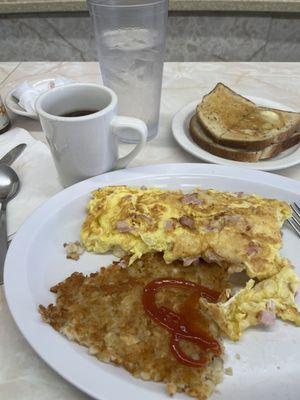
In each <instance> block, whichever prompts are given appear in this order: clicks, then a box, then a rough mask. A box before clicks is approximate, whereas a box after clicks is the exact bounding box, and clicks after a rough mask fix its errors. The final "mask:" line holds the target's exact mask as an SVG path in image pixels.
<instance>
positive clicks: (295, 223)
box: [288, 203, 300, 237]
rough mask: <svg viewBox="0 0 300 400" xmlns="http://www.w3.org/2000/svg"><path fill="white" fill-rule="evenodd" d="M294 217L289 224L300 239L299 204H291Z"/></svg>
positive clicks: (289, 220)
mask: <svg viewBox="0 0 300 400" xmlns="http://www.w3.org/2000/svg"><path fill="white" fill-rule="evenodd" d="M291 207H292V210H293V215H292V217H291V218H290V219H288V223H289V224H290V225H291V227H292V228H293V229H294V231H295V232H296V233H297V235H298V236H299V237H300V207H299V205H298V204H297V203H293V204H291Z"/></svg>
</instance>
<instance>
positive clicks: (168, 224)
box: [165, 219, 174, 232]
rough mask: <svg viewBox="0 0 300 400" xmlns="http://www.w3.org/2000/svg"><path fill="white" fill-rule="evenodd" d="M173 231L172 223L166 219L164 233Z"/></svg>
mask: <svg viewBox="0 0 300 400" xmlns="http://www.w3.org/2000/svg"><path fill="white" fill-rule="evenodd" d="M173 229H174V222H173V221H172V220H171V219H167V220H166V222H165V231H167V232H171V231H172V230H173Z"/></svg>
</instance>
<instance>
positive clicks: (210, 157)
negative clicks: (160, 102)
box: [171, 96, 300, 171]
mask: <svg viewBox="0 0 300 400" xmlns="http://www.w3.org/2000/svg"><path fill="white" fill-rule="evenodd" d="M247 98H248V99H250V100H252V101H253V102H255V103H256V104H261V105H262V106H266V107H270V106H271V107H275V108H278V109H283V110H286V111H292V112H296V111H295V109H293V108H292V107H289V106H286V105H284V104H282V103H278V102H275V101H273V100H270V99H267V98H264V97H259V96H247ZM197 104H199V100H194V101H191V102H190V103H188V104H186V105H185V106H184V107H182V108H181V109H180V110H178V111H177V112H176V114H175V115H174V116H173V118H172V122H171V128H172V129H171V130H172V135H173V137H174V139H175V140H176V143H177V144H178V145H179V146H180V147H181V148H182V149H184V150H185V151H186V152H188V153H189V154H191V155H193V156H194V157H196V158H198V159H200V160H202V161H204V162H209V163H215V164H218V165H224V166H225V165H226V166H229V165H232V166H238V167H242V168H248V169H251V170H260V171H277V170H283V169H286V168H290V167H292V166H294V165H297V164H299V163H300V144H298V148H297V149H296V150H295V151H294V152H293V153H291V154H289V155H287V156H286V157H284V158H283V159H280V160H274V159H272V158H270V159H267V160H265V161H258V162H254V163H249V162H242V161H234V160H230V159H226V158H223V157H219V156H216V155H214V154H212V153H209V152H208V151H206V150H205V149H203V148H202V147H200V146H198V145H197V144H195V143H193V142H192V141H191V140H190V139H189V138H188V136H187V133H186V131H185V127H184V124H185V121H186V118H187V117H188V116H189V114H191V113H192V110H193V109H195V108H196V106H197ZM296 146H297V145H296ZM295 152H296V154H298V153H299V158H298V160H297V159H296V157H293V156H294V155H295ZM199 153H200V154H199ZM292 157H293V158H294V159H293V160H289V158H292Z"/></svg>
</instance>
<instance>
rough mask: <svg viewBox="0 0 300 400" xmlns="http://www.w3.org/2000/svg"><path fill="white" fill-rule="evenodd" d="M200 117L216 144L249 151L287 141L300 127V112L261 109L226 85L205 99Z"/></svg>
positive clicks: (220, 84)
mask: <svg viewBox="0 0 300 400" xmlns="http://www.w3.org/2000/svg"><path fill="white" fill-rule="evenodd" d="M197 116H198V120H199V122H200V123H201V125H202V126H203V127H205V129H206V132H207V134H208V135H209V136H210V137H211V139H212V140H213V141H214V142H216V143H218V144H221V145H224V146H229V147H233V148H238V149H245V150H247V151H257V150H262V149H264V148H266V147H268V146H271V145H273V144H274V143H279V142H284V141H285V140H286V139H288V138H290V137H291V136H292V135H293V134H294V133H295V132H297V131H298V130H299V127H300V113H296V112H289V111H281V110H276V109H273V108H267V107H258V106H257V105H256V104H254V103H253V102H252V101H250V100H248V99H246V98H245V97H242V96H240V95H239V94H237V93H235V92H234V91H233V90H231V89H229V88H228V87H227V86H225V85H223V84H222V83H218V84H217V85H216V87H215V88H214V89H213V90H212V91H211V92H210V93H209V94H207V95H206V96H204V97H203V100H202V102H201V104H199V105H198V106H197Z"/></svg>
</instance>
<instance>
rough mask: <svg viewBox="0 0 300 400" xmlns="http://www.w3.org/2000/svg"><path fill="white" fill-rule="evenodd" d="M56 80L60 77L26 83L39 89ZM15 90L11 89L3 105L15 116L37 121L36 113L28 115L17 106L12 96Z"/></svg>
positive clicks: (28, 113)
mask: <svg viewBox="0 0 300 400" xmlns="http://www.w3.org/2000/svg"><path fill="white" fill-rule="evenodd" d="M56 78H61V77H57V76H54V77H53V78H48V79H43V80H39V81H30V80H28V82H29V83H30V84H31V85H32V86H33V88H39V87H40V86H45V85H47V84H49V83H50V82H53V81H54V80H55V79H56ZM71 82H72V81H70V83H71ZM15 89H16V88H15V87H14V88H13V89H11V90H10V91H9V92H8V93H7V95H6V96H5V98H4V104H5V106H6V108H8V109H9V110H10V111H12V112H13V113H15V114H17V115H21V116H22V117H27V118H31V119H37V120H38V119H39V117H38V115H37V113H35V112H34V113H30V112H29V111H26V110H24V108H22V107H20V106H19V104H18V100H17V99H16V98H15V97H14V96H13V95H12V94H13V92H14V91H15ZM41 93H42V92H41Z"/></svg>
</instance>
